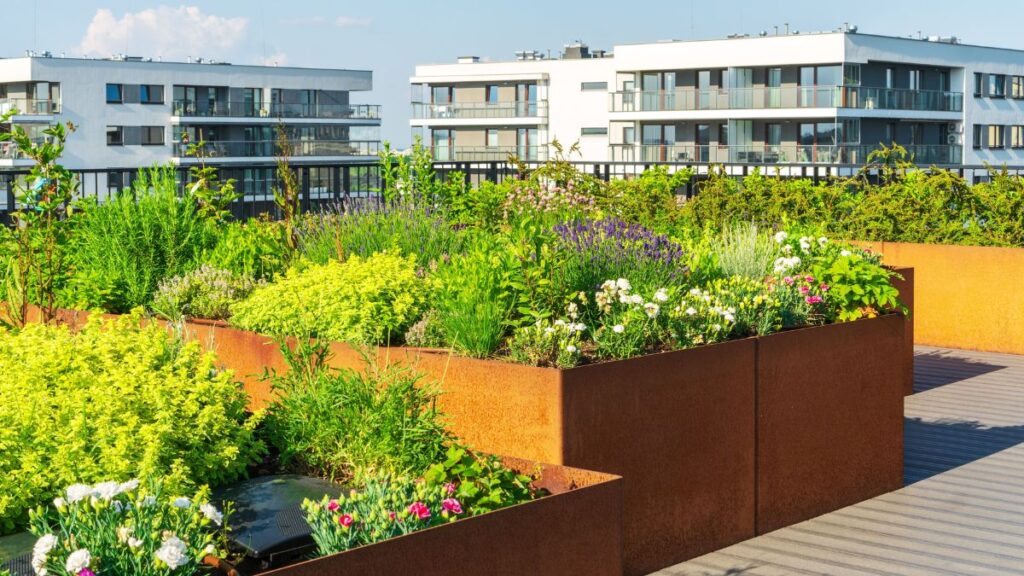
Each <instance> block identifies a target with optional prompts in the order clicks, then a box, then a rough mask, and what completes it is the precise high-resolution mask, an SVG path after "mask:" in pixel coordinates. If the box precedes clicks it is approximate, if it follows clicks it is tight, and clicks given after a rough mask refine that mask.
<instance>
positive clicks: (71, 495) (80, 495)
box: [64, 484, 92, 504]
mask: <svg viewBox="0 0 1024 576" xmlns="http://www.w3.org/2000/svg"><path fill="white" fill-rule="evenodd" d="M64 495H65V496H67V499H68V502H70V503H72V504H74V503H75V502H80V501H82V500H85V499H86V498H88V497H90V496H92V486H89V485H86V484H72V485H71V486H68V489H67V490H65V491H64Z"/></svg>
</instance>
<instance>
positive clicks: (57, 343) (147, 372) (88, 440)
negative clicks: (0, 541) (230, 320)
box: [0, 315, 263, 531]
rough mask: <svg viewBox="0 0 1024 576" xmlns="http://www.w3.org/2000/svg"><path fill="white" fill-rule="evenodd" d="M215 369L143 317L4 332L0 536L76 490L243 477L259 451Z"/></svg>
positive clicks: (225, 378)
mask: <svg viewBox="0 0 1024 576" xmlns="http://www.w3.org/2000/svg"><path fill="white" fill-rule="evenodd" d="M214 366H215V358H214V357H213V356H212V355H210V354H203V353H202V352H201V351H200V348H199V344H197V343H195V342H190V343H188V344H182V343H181V342H180V341H179V340H177V339H176V338H174V337H172V336H171V335H170V334H168V332H167V331H166V330H165V329H164V328H162V327H160V326H158V325H156V324H149V325H146V326H144V327H140V317H139V316H138V315H132V316H126V317H123V318H119V319H117V320H114V321H107V322H104V321H102V320H100V319H99V318H93V319H91V320H90V321H89V323H88V324H87V325H86V326H85V327H84V328H83V329H82V330H81V331H80V332H78V333H73V332H71V331H70V330H68V329H67V328H66V327H50V326H44V325H29V326H27V327H26V328H24V329H23V330H21V331H18V332H11V331H3V330H0V423H2V425H0V529H2V531H10V530H11V529H13V528H14V527H16V526H22V525H24V522H25V520H26V519H27V518H26V516H25V511H26V510H27V509H28V508H29V507H32V506H35V505H37V504H39V503H40V502H43V501H45V500H47V499H50V498H53V497H54V496H56V495H57V492H58V491H59V490H61V489H63V488H64V487H65V486H68V485H70V484H73V483H76V482H96V481H100V480H103V479H107V478H128V477H136V476H137V477H160V476H166V478H167V482H168V486H169V489H178V490H180V489H183V488H185V487H188V486H191V485H195V484H206V483H209V484H221V483H224V482H228V481H231V480H234V479H236V478H238V477H239V476H241V475H242V474H244V473H245V469H246V466H247V465H248V464H249V463H250V462H252V461H254V460H255V459H256V458H257V457H258V456H259V455H260V454H261V453H262V449H263V447H262V443H260V442H259V441H257V440H256V439H255V438H254V436H253V430H252V427H253V422H252V421H251V420H247V418H246V414H245V406H246V395H245V392H244V391H243V390H242V389H241V386H240V385H238V384H237V383H236V382H235V381H234V380H233V378H232V375H231V373H229V372H219V371H217V370H216V369H215V367H214Z"/></svg>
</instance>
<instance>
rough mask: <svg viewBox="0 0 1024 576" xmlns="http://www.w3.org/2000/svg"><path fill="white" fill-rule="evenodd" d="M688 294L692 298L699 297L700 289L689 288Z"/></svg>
mask: <svg viewBox="0 0 1024 576" xmlns="http://www.w3.org/2000/svg"><path fill="white" fill-rule="evenodd" d="M690 294H691V295H692V296H700V295H701V291H700V288H691V289H690Z"/></svg>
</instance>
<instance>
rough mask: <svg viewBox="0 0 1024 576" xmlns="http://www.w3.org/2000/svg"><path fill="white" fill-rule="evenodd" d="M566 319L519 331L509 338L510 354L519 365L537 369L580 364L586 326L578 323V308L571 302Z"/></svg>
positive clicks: (544, 322) (540, 321)
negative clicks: (531, 365) (531, 366)
mask: <svg viewBox="0 0 1024 576" xmlns="http://www.w3.org/2000/svg"><path fill="white" fill-rule="evenodd" d="M566 316H567V317H566V318H565V319H563V318H559V319H557V320H554V321H552V320H550V319H542V320H538V321H537V322H536V323H534V324H531V325H529V326H523V327H522V328H519V329H518V330H516V332H515V334H513V335H512V338H510V339H509V342H508V347H509V355H510V356H511V357H512V359H514V360H516V361H517V362H524V363H526V364H533V365H535V366H554V367H556V368H572V367H573V366H575V365H576V364H578V363H579V360H580V348H581V346H582V343H583V334H584V332H585V331H586V329H587V325H586V324H583V323H582V322H578V320H579V307H578V306H577V304H576V303H575V302H570V303H569V306H568V307H567V309H566Z"/></svg>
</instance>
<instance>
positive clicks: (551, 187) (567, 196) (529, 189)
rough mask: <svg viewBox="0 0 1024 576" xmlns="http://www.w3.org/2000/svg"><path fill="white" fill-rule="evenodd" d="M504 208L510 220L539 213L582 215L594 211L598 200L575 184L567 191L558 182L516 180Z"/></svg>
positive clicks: (572, 183)
mask: <svg viewBox="0 0 1024 576" xmlns="http://www.w3.org/2000/svg"><path fill="white" fill-rule="evenodd" d="M503 208H504V211H505V217H506V218H509V217H512V216H518V215H522V214H529V213H535V212H540V213H555V214H577V215H578V214H585V213H587V212H590V211H592V210H593V209H594V199H593V198H592V197H591V196H589V195H587V194H585V193H582V192H581V191H580V190H578V189H577V188H576V184H575V183H574V182H572V181H570V182H568V183H566V184H565V186H564V187H563V186H559V185H557V184H555V183H554V182H549V183H547V184H535V183H532V182H528V181H523V180H513V181H511V190H509V193H508V196H506V197H505V203H504V206H503Z"/></svg>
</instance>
